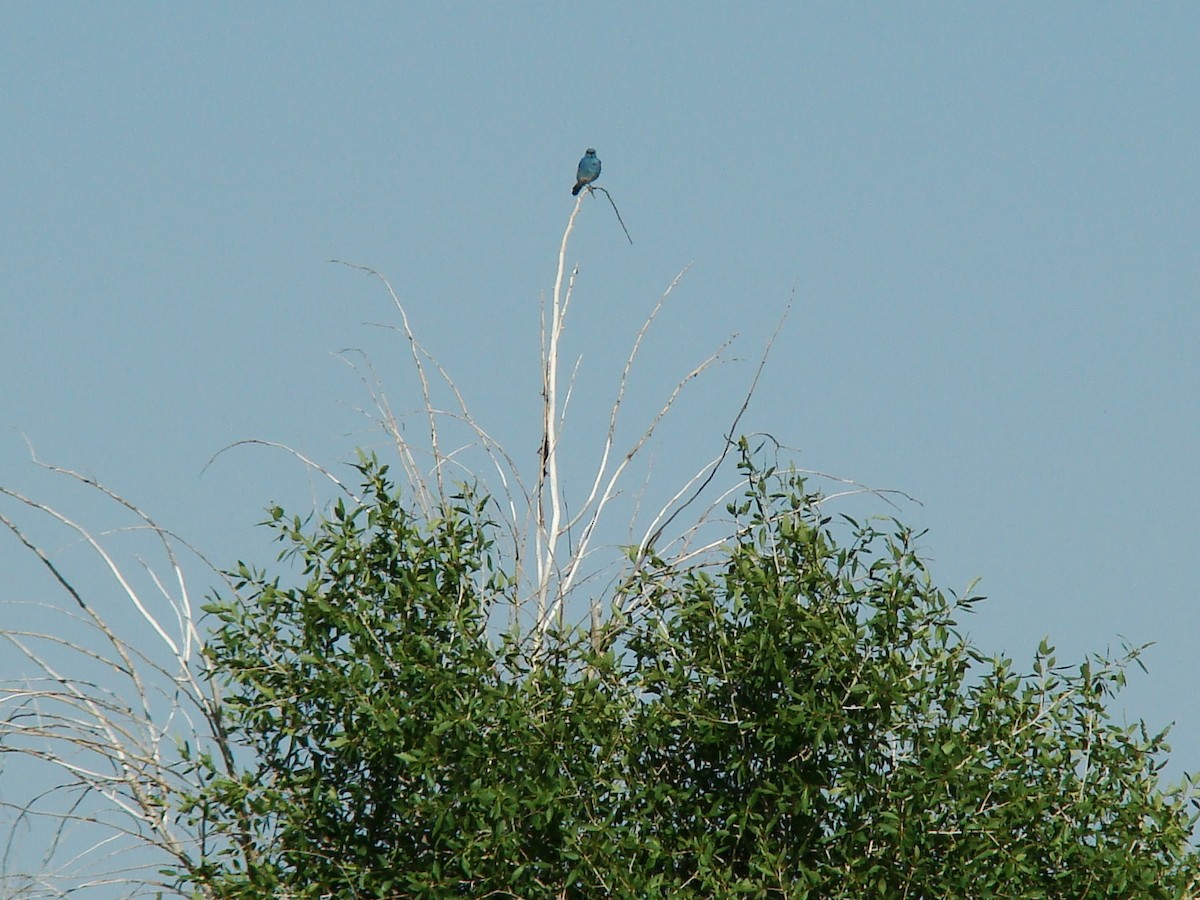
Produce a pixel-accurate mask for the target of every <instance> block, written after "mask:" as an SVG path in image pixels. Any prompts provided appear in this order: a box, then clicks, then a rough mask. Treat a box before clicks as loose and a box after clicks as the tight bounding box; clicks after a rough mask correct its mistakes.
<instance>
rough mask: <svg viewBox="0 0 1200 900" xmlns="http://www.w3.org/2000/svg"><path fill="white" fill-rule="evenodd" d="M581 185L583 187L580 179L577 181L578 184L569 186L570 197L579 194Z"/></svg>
mask: <svg viewBox="0 0 1200 900" xmlns="http://www.w3.org/2000/svg"><path fill="white" fill-rule="evenodd" d="M581 187H583V182H582V181H581V182H579V184H577V185H575V187H573V188H571V196H572V197H578V196H579V189H580V188H581Z"/></svg>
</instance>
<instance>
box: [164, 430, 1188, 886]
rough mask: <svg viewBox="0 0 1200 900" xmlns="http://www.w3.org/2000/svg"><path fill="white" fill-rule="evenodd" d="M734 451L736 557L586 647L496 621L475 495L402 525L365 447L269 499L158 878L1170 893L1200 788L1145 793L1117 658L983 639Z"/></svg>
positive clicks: (1157, 747)
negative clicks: (292, 500) (1029, 655)
mask: <svg viewBox="0 0 1200 900" xmlns="http://www.w3.org/2000/svg"><path fill="white" fill-rule="evenodd" d="M743 450H744V448H743ZM744 452H745V451H744ZM742 468H743V474H744V475H745V476H746V479H747V490H746V493H745V496H744V497H743V498H742V501H741V502H740V503H739V504H737V505H736V506H735V507H732V508H731V509H730V512H731V513H732V514H733V515H734V517H735V521H736V525H735V528H734V530H732V531H731V534H730V541H729V543H728V545H727V546H726V547H724V548H723V549H722V550H721V551H719V552H718V553H717V554H716V555H715V557H714V558H713V559H710V560H709V561H707V562H706V563H705V564H704V565H702V566H699V567H692V568H690V569H687V570H677V569H675V568H673V567H671V566H670V565H668V564H666V563H663V562H661V561H654V562H653V564H652V565H649V566H646V567H643V568H642V569H641V570H640V571H639V573H638V574H637V575H636V577H634V578H631V579H630V580H629V581H628V583H626V584H625V585H623V586H622V588H621V590H622V591H623V592H624V593H625V594H626V595H627V597H628V598H630V599H631V600H633V599H634V598H636V600H637V604H636V607H637V608H638V609H639V610H641V612H640V613H639V614H638V615H637V616H636V617H635V618H634V619H632V620H631V621H629V622H627V623H625V625H624V627H623V629H622V630H621V631H620V633H619V635H618V636H617V638H616V639H615V641H614V642H613V643H612V645H611V646H607V647H597V646H596V645H595V642H593V641H589V640H585V639H584V636H583V635H579V634H575V633H564V634H552V635H550V636H549V637H550V640H549V643H547V644H543V645H542V648H541V650H540V651H538V652H532V651H530V650H529V649H528V647H529V646H530V645H529V644H528V643H527V642H526V643H523V642H522V637H523V635H522V634H521V633H520V632H519V631H518V630H516V629H515V628H514V630H512V631H510V632H508V633H504V634H497V633H496V629H495V628H492V627H489V622H490V621H491V619H492V618H493V617H492V616H491V612H492V611H493V610H494V609H496V608H498V605H500V606H505V605H510V604H511V603H513V602H514V601H513V597H512V593H513V591H514V588H513V587H512V585H511V581H510V579H509V577H508V575H507V574H506V573H505V571H504V569H503V567H502V566H500V565H499V564H498V561H497V559H496V557H495V554H494V549H493V546H492V544H491V541H490V539H489V534H490V526H489V525H488V523H487V520H486V516H485V514H484V509H485V504H484V502H482V501H481V500H480V499H479V498H475V497H472V496H471V495H470V494H467V493H464V495H463V496H462V497H460V498H459V501H460V502H459V504H458V506H457V508H456V509H454V510H453V511H452V512H451V513H450V514H448V515H446V516H445V517H444V518H442V519H439V520H436V521H422V520H420V519H418V518H415V517H414V516H413V515H412V514H411V513H409V512H408V511H406V509H405V508H404V506H403V505H402V503H401V502H400V500H399V498H398V496H397V493H396V491H395V489H394V488H393V487H392V485H391V484H390V483H389V482H388V481H387V478H386V468H385V467H382V466H379V465H378V464H377V463H376V462H375V461H374V460H369V459H364V460H362V461H361V464H360V470H361V472H362V475H363V478H364V488H365V491H364V499H363V501H362V502H361V504H359V505H357V506H356V507H354V508H353V509H347V508H345V507H344V506H342V505H338V506H337V507H336V508H335V509H334V510H333V513H332V515H331V516H330V517H329V518H328V519H325V520H322V521H319V522H317V523H316V524H315V525H313V526H310V525H309V524H308V523H305V522H302V521H298V520H295V519H291V520H289V519H287V518H286V517H285V516H284V513H283V511H282V510H279V509H275V510H272V515H271V520H270V526H271V527H273V528H275V529H277V530H278V532H279V536H280V539H281V540H282V541H284V542H285V544H286V545H287V549H286V551H285V554H284V555H285V556H288V557H291V558H294V559H295V560H296V562H297V563H298V565H299V568H300V571H301V572H302V575H303V578H302V579H301V583H300V584H297V585H295V586H284V585H283V584H282V583H281V579H280V578H279V577H274V578H272V577H269V576H268V575H267V574H265V573H262V572H254V571H251V570H249V569H247V568H245V567H243V568H242V569H241V570H240V581H241V587H242V588H244V590H243V591H242V593H243V594H245V596H244V597H234V598H228V599H222V600H219V601H217V602H214V603H213V604H212V605H211V606H210V607H209V609H210V612H211V613H212V614H213V615H214V616H216V618H217V621H218V622H219V627H218V628H217V630H216V633H215V634H214V637H213V640H212V641H211V642H210V646H209V651H208V652H209V653H210V656H211V660H212V662H213V664H214V667H215V671H216V672H217V673H218V677H219V679H220V680H221V681H222V682H223V686H224V688H225V691H226V693H227V694H228V711H229V714H230V719H231V721H230V723H229V727H230V729H231V734H232V735H233V737H234V738H235V739H236V740H237V741H238V742H239V743H240V744H242V745H243V747H244V752H245V753H246V757H247V759H248V760H250V762H249V763H248V764H247V765H246V766H245V768H244V770H243V773H242V775H241V776H240V777H238V778H228V777H218V776H217V775H216V774H215V769H214V768H213V767H212V766H208V767H207V769H206V770H205V771H206V772H207V778H206V781H205V783H204V785H203V787H202V788H201V789H200V790H199V791H198V792H197V793H196V794H195V795H194V796H193V797H192V798H191V800H190V806H189V813H190V815H191V816H193V817H194V819H195V821H196V822H198V823H200V824H201V825H202V826H203V828H204V829H205V831H206V833H208V834H210V835H211V837H212V840H211V843H210V844H209V848H208V850H207V851H206V854H205V856H204V858H203V859H201V860H198V861H197V863H196V865H195V866H194V867H193V868H192V870H191V871H188V872H182V873H180V876H181V878H182V879H183V880H184V881H185V882H188V883H190V884H192V885H193V886H194V887H195V888H196V889H197V890H198V891H200V892H202V893H205V894H207V895H210V896H215V897H230V898H234V897H245V898H249V897H264V896H280V897H285V896H286V897H297V898H317V897H328V896H333V897H339V898H343V897H363V898H367V897H369V898H391V897H395V898H399V897H430V898H432V897H443V896H459V895H462V896H474V897H483V896H493V897H512V898H518V897H520V898H558V897H581V898H582V897H621V898H642V897H657V896H702V897H762V898H766V897H797V898H804V897H809V898H862V897H911V898H961V897H994V898H1004V897H1013V898H1016V897H1020V898H1033V897H1045V898H1056V897H1061V898H1073V900H1078V898H1092V897H1163V898H1167V897H1170V898H1182V897H1187V896H1191V895H1192V892H1193V891H1195V889H1196V886H1197V884H1198V883H1200V881H1198V879H1200V874H1198V873H1200V866H1198V859H1197V855H1196V852H1195V851H1194V849H1193V848H1192V845H1191V844H1190V834H1191V828H1192V825H1193V824H1194V819H1193V818H1191V816H1190V813H1189V809H1190V805H1189V804H1190V802H1191V797H1192V794H1191V789H1190V787H1186V786H1185V787H1184V788H1180V789H1178V790H1172V791H1163V790H1161V789H1160V787H1159V782H1158V773H1159V771H1160V768H1161V765H1162V758H1163V755H1164V753H1165V751H1166V750H1167V748H1166V746H1165V744H1164V735H1163V734H1156V735H1150V734H1148V733H1147V732H1146V730H1145V728H1144V726H1142V725H1141V724H1138V725H1135V726H1133V727H1127V726H1123V725H1118V724H1116V723H1115V722H1114V721H1113V720H1112V719H1111V717H1110V715H1109V714H1108V713H1107V712H1106V709H1105V701H1106V700H1107V699H1108V698H1109V697H1110V695H1111V694H1112V693H1114V692H1115V691H1117V690H1119V688H1120V687H1121V685H1122V684H1123V679H1124V675H1123V668H1122V664H1120V663H1112V662H1109V661H1106V660H1104V659H1100V658H1096V659H1093V660H1090V661H1089V662H1087V663H1084V664H1083V665H1082V666H1076V667H1064V666H1059V665H1058V664H1057V662H1056V661H1055V659H1054V657H1053V650H1052V649H1051V648H1050V647H1049V646H1047V645H1043V646H1042V647H1041V648H1039V651H1038V653H1037V654H1036V657H1035V662H1034V667H1033V671H1032V672H1031V673H1030V674H1028V675H1019V674H1017V673H1016V672H1015V671H1014V669H1013V667H1012V663H1011V662H1010V661H1008V660H988V659H984V658H983V657H981V656H980V655H979V654H978V653H977V652H976V651H974V650H973V649H972V647H971V646H970V645H969V643H968V642H966V641H965V640H964V639H963V638H962V637H961V635H960V633H959V631H958V630H957V626H956V623H955V618H954V617H955V616H957V615H959V614H960V613H961V612H963V611H965V610H969V609H970V607H971V604H972V603H973V602H974V599H976V598H967V599H963V600H951V599H948V598H947V597H946V596H945V595H943V594H942V593H941V592H940V591H938V590H937V589H936V588H935V587H934V586H933V585H932V583H931V581H930V578H929V576H928V573H927V571H926V569H925V567H924V566H923V564H922V562H921V560H920V559H919V558H918V556H917V554H916V553H915V551H914V547H913V544H914V539H915V536H914V535H913V534H912V533H911V532H910V531H909V530H907V529H906V528H904V527H903V526H902V525H900V524H898V523H892V524H891V526H890V527H889V530H888V531H887V532H886V533H885V532H881V531H878V530H876V529H875V528H874V527H872V526H870V525H860V524H859V523H856V522H853V521H850V520H845V521H844V522H841V523H839V524H837V525H836V527H835V526H834V524H833V523H831V521H830V520H829V519H828V518H826V517H825V515H824V514H823V513H822V511H821V498H820V497H819V496H817V495H815V494H812V493H810V492H809V491H808V489H807V487H806V484H805V482H804V481H803V480H802V479H801V478H799V477H797V476H796V475H794V474H792V473H780V472H777V471H774V470H772V469H765V470H763V469H760V468H758V467H756V466H755V465H754V464H752V462H751V461H750V458H749V456H748V455H746V456H744V459H743V464H742ZM843 534H844V535H845V537H843V538H841V539H840V540H839V535H843ZM632 606H633V604H631V607H632ZM525 637H527V636H525ZM1131 658H1132V657H1131ZM198 763H199V764H200V765H201V767H203V766H204V763H205V761H204V760H199V761H198Z"/></svg>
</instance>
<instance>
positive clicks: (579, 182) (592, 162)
mask: <svg viewBox="0 0 1200 900" xmlns="http://www.w3.org/2000/svg"><path fill="white" fill-rule="evenodd" d="M599 177H600V160H598V159H596V151H595V150H593V149H592V148H591V147H588V150H587V153H585V154H583V159H581V160H580V161H579V171H578V172H576V173H575V187H573V188H571V193H572V194H573V195H577V194H578V193H579V189H580V188H582V187H583V186H584V185H585V184H591V183H592V182H593V181H595V180H596V179H597V178H599Z"/></svg>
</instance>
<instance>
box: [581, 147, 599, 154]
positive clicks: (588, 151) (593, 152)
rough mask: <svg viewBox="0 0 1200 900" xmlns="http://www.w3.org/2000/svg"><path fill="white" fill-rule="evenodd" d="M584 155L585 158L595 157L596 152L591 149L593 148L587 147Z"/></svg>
mask: <svg viewBox="0 0 1200 900" xmlns="http://www.w3.org/2000/svg"><path fill="white" fill-rule="evenodd" d="M584 155H585V156H595V155H596V150H595V148H593V147H588V148H587V153H585V154H584Z"/></svg>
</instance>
